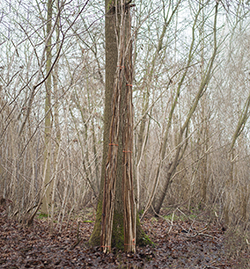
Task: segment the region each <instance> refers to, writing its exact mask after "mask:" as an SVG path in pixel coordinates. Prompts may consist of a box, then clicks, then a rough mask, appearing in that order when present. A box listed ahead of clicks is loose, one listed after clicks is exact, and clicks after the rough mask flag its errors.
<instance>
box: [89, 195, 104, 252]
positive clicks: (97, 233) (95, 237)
mask: <svg viewBox="0 0 250 269" xmlns="http://www.w3.org/2000/svg"><path fill="white" fill-rule="evenodd" d="M101 221H102V199H99V202H98V205H97V210H96V220H95V226H94V229H93V232H92V234H91V236H90V239H89V245H90V246H92V247H95V246H100V244H101Z"/></svg>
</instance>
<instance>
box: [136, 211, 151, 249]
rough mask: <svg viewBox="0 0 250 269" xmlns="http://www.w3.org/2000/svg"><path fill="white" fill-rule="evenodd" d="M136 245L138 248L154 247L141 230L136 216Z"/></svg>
mask: <svg viewBox="0 0 250 269" xmlns="http://www.w3.org/2000/svg"><path fill="white" fill-rule="evenodd" d="M136 244H137V245H138V246H140V247H143V246H147V245H149V246H153V247H154V246H155V244H154V242H153V241H152V240H151V239H150V238H149V237H148V236H147V235H146V233H145V232H144V231H143V230H142V227H141V224H140V219H139V215H138V214H137V218H136Z"/></svg>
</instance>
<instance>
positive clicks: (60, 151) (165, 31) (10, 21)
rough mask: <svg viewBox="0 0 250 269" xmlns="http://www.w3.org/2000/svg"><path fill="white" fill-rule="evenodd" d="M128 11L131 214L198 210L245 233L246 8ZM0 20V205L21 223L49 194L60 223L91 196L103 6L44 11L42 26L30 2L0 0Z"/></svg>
mask: <svg viewBox="0 0 250 269" xmlns="http://www.w3.org/2000/svg"><path fill="white" fill-rule="evenodd" d="M134 3H135V7H133V9H131V15H132V37H133V47H134V54H133V63H134V81H133V102H134V112H135V115H134V149H133V166H134V177H135V185H136V186H137V192H136V196H137V197H136V200H137V202H138V204H137V207H138V209H140V210H145V209H152V208H153V210H156V211H157V213H160V209H161V208H162V207H169V206H170V205H171V206H178V205H180V204H181V205H182V206H184V207H186V208H187V209H188V210H191V209H193V208H199V209H202V208H204V207H208V206H209V207H211V209H212V210H213V212H215V215H216V216H217V217H218V218H220V219H224V220H225V221H226V222H227V223H228V224H229V223H231V224H236V223H241V224H244V226H245V227H246V226H248V225H249V213H248V211H249V210H248V208H249V198H250V189H249V184H248V177H249V173H250V171H249V170H250V167H249V161H250V159H249V158H250V157H249V156H250V148H249V122H248V117H249V105H250V101H249V100H250V97H249V96H250V91H249V89H250V87H249V86H250V66H249V57H250V55H249V53H250V50H249V46H250V36H249V33H250V31H249V23H250V20H249V16H247V15H248V13H249V8H250V7H249V4H248V3H247V1H226V0H223V1H212V0H211V1H205V0H202V1H186V0H178V1H177V0H176V1H174V0H156V1H139V0H136V1H134ZM0 14H1V15H0V29H1V31H0V118H1V121H0V144H1V147H0V196H1V197H3V198H4V199H9V201H10V202H9V208H8V210H9V215H10V216H16V217H18V218H19V219H20V220H23V221H31V220H32V217H33V216H34V215H35V214H36V213H37V210H38V205H39V204H40V203H41V201H42V198H43V197H44V195H45V193H46V190H47V189H48V188H49V189H50V190H51V191H50V198H51V200H50V206H49V213H50V215H51V216H52V219H53V218H54V216H56V217H57V220H58V222H57V223H58V225H60V223H61V221H62V220H64V219H65V218H66V217H69V216H70V214H72V212H77V211H78V210H81V209H82V208H85V207H86V206H88V205H95V204H96V198H97V196H98V193H99V190H100V173H101V160H102V143H103V111H104V83H105V81H104V77H105V76H104V61H105V55H104V54H105V47H104V5H103V1H84V2H82V1H78V0H73V1H62V0H57V1H55V2H53V8H52V19H49V20H50V23H51V28H47V25H48V23H49V22H48V18H49V17H48V16H47V3H43V2H41V1H37V2H34V1H29V0H23V1H14V2H13V1H10V0H5V1H3V3H2V5H1V12H0ZM50 40H51V43H50ZM46 55H47V57H46ZM48 55H51V64H50V65H48V62H47V61H48ZM49 76H50V78H51V83H50V84H49V83H48V78H49ZM46 85H47V86H46ZM48 85H50V86H49V89H48ZM49 91H50V92H51V99H50V102H49V103H47V105H46V107H45V99H46V94H48V92H49ZM48 115H50V119H51V122H50V123H49V125H50V130H49V132H47V133H46V131H45V130H47V129H48V127H47V129H46V128H45V119H46V118H47V117H48ZM48 141H49V144H48ZM48 145H49V148H48ZM48 150H49V157H45V155H46V156H48V154H47V153H46V154H45V152H48ZM48 165H50V176H49V180H45V179H46V177H47V175H46V171H47V167H48ZM212 210H211V212H212Z"/></svg>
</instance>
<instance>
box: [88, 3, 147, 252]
mask: <svg viewBox="0 0 250 269" xmlns="http://www.w3.org/2000/svg"><path fill="white" fill-rule="evenodd" d="M111 2H112V1H109V0H106V1H105V7H106V17H105V37H106V66H105V70H106V73H105V109H104V137H103V160H102V172H101V191H100V193H99V199H98V205H97V211H96V221H95V226H94V230H93V232H92V235H91V237H90V240H89V243H90V245H92V246H101V239H102V243H103V242H109V241H108V240H106V239H105V238H104V239H103V238H102V235H103V231H102V228H103V227H102V224H103V222H105V219H104V218H105V217H107V216H106V212H103V208H104V207H105V204H104V203H106V202H107V201H106V199H103V193H104V187H107V186H106V185H104V182H105V173H107V171H106V169H107V157H108V154H110V153H111V152H112V151H113V152H115V151H116V150H117V153H116V152H115V154H117V157H116V160H114V161H116V162H117V163H116V171H115V172H116V179H115V181H116V182H115V185H116V188H115V195H114V196H112V198H111V200H112V199H114V209H113V213H112V214H113V215H112V214H111V215H112V218H113V220H112V224H111V225H112V229H111V230H112V237H111V242H110V245H106V246H103V249H104V250H105V252H106V251H110V249H111V246H115V247H116V248H117V249H121V250H124V243H125V242H124V200H123V199H124V195H123V194H124V190H123V175H124V166H123V162H124V160H123V158H124V156H123V154H124V152H123V151H124V150H125V149H124V148H123V146H124V145H123V135H122V134H123V130H124V129H123V128H124V103H125V102H124V101H125V87H126V84H125V79H124V82H123V86H122V87H123V89H124V90H121V91H120V100H119V102H120V106H119V108H118V110H119V122H118V123H117V124H118V126H119V135H118V138H117V141H109V140H110V137H112V133H110V126H111V122H112V124H114V122H113V120H114V119H112V116H113V109H115V108H114V107H113V108H112V100H113V98H112V93H113V89H114V85H115V79H117V78H115V74H116V75H117V74H118V75H119V74H120V73H119V72H121V71H119V69H120V68H121V70H122V68H123V66H120V65H121V63H122V62H121V63H120V62H119V64H118V63H117V62H118V48H117V36H116V30H117V29H116V18H117V14H116V13H115V8H111V7H112V6H111ZM126 19H127V18H126ZM117 65H119V66H120V68H119V66H118V67H117ZM117 69H118V71H117ZM117 72H118V73H117ZM122 72H123V70H122ZM117 145H118V146H117ZM111 147H112V148H111ZM113 147H115V148H116V149H115V150H114V148H113ZM126 150H127V151H128V150H131V149H126ZM109 158H110V156H109ZM109 164H110V163H109ZM106 176H107V175H106ZM112 191H113V190H112ZM105 192H107V189H106V190H105ZM112 195H113V194H112ZM109 202H110V201H109ZM136 234H137V238H136V241H137V243H138V244H139V245H142V244H150V243H151V241H150V240H149V239H148V238H147V236H146V235H145V233H144V232H143V230H142V229H141V226H140V222H139V219H138V218H137V220H136ZM105 240H106V241H105ZM125 244H126V243H125ZM127 245H128V244H127Z"/></svg>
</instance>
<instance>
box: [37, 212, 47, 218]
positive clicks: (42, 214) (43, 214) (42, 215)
mask: <svg viewBox="0 0 250 269" xmlns="http://www.w3.org/2000/svg"><path fill="white" fill-rule="evenodd" d="M37 217H38V218H39V219H43V218H48V214H46V213H40V214H39V215H38V216H37Z"/></svg>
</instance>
